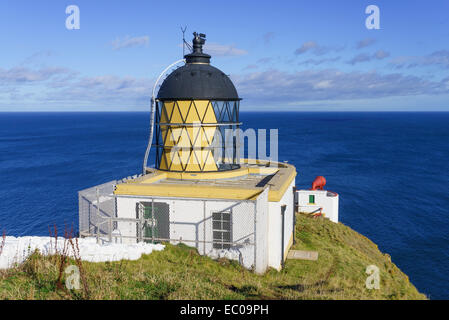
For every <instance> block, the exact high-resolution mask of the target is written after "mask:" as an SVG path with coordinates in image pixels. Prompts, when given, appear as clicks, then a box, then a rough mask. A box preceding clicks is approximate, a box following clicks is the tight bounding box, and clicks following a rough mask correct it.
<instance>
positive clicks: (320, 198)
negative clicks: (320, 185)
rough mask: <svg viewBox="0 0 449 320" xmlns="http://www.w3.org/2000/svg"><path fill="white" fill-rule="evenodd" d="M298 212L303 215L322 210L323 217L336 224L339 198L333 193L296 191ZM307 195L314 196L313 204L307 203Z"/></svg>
mask: <svg viewBox="0 0 449 320" xmlns="http://www.w3.org/2000/svg"><path fill="white" fill-rule="evenodd" d="M297 193H298V211H299V212H304V213H312V212H315V211H317V212H319V209H320V208H322V212H323V216H324V217H325V218H328V219H329V220H331V221H332V222H335V223H337V222H338V206H339V196H338V194H336V193H335V192H331V191H326V190H298V191H297ZM309 195H314V196H315V203H314V204H312V203H309Z"/></svg>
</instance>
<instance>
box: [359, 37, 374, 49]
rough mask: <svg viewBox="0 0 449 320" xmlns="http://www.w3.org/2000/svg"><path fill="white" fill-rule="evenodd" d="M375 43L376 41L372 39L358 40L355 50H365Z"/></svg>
mask: <svg viewBox="0 0 449 320" xmlns="http://www.w3.org/2000/svg"><path fill="white" fill-rule="evenodd" d="M375 42H376V39H373V38H366V39H363V40H360V41H359V42H357V46H356V47H357V49H362V48H366V47H368V46H370V45H372V44H374V43H375Z"/></svg>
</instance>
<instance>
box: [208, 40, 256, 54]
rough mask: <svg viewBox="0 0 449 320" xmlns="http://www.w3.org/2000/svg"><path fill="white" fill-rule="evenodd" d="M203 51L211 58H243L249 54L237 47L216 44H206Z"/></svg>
mask: <svg viewBox="0 0 449 320" xmlns="http://www.w3.org/2000/svg"><path fill="white" fill-rule="evenodd" d="M203 51H204V52H205V53H207V54H210V55H211V56H215V57H223V56H241V55H244V54H247V53H248V52H247V51H246V50H243V49H239V48H236V47H235V45H223V44H219V43H214V42H206V44H205V45H204V49H203Z"/></svg>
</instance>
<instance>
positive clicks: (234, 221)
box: [79, 181, 268, 272]
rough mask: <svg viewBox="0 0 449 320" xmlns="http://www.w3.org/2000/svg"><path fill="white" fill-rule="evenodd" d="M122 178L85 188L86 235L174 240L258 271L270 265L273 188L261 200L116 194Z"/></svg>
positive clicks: (81, 194)
mask: <svg viewBox="0 0 449 320" xmlns="http://www.w3.org/2000/svg"><path fill="white" fill-rule="evenodd" d="M117 183H120V182H118V181H111V182H108V183H105V184H102V185H99V186H96V187H93V188H89V189H85V190H82V191H80V192H79V232H80V236H81V237H96V238H97V240H98V241H102V242H115V243H137V242H149V243H159V242H169V243H172V244H178V243H184V244H186V245H188V246H191V247H195V248H196V249H197V250H198V252H199V253H200V254H202V255H207V256H210V257H212V258H228V259H232V260H237V261H239V263H240V264H242V265H243V266H245V267H246V268H249V269H254V270H255V271H256V272H264V271H265V269H266V267H267V264H268V249H267V247H268V240H267V234H268V190H267V189H266V190H265V191H264V192H262V193H261V194H260V195H259V196H258V198H257V199H256V200H244V201H241V200H224V199H192V198H169V197H144V196H123V195H119V196H117V195H114V192H113V191H114V188H115V185H116V184H117Z"/></svg>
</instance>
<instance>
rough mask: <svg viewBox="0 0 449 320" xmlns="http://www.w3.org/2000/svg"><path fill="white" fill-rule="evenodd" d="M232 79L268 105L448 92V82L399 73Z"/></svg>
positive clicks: (268, 75)
mask: <svg viewBox="0 0 449 320" xmlns="http://www.w3.org/2000/svg"><path fill="white" fill-rule="evenodd" d="M233 79H234V80H235V84H236V87H237V88H238V91H239V95H240V96H241V97H243V98H244V99H248V100H251V101H257V102H259V103H266V104H273V103H289V102H293V101H322V100H331V99H349V100H352V99H378V98H381V97H396V96H413V95H424V94H431V95H435V94H448V93H449V90H448V88H447V84H446V83H445V82H435V81H427V80H424V79H422V78H419V77H415V76H408V75H403V74H400V73H392V74H379V73H377V72H342V71H339V70H335V69H328V70H305V71H299V72H284V71H279V70H269V71H265V72H253V73H249V74H246V75H241V76H238V75H233Z"/></svg>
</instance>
